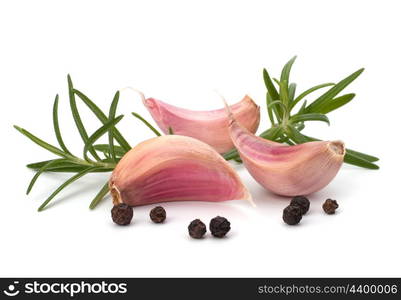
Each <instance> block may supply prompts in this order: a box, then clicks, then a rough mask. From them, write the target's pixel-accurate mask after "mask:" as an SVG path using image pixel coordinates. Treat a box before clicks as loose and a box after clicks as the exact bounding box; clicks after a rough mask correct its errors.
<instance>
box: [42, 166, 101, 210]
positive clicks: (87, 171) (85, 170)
mask: <svg viewBox="0 0 401 300" xmlns="http://www.w3.org/2000/svg"><path fill="white" fill-rule="evenodd" d="M97 168H98V167H89V168H86V169H84V170H82V171H81V172H79V173H77V174H75V175H74V176H72V177H71V178H69V179H68V180H67V181H65V182H64V183H63V184H62V185H60V186H59V187H58V188H57V189H56V190H55V191H54V192H53V193H52V194H51V195H50V196H49V198H47V199H46V200H45V201H44V202H43V203H42V205H41V206H39V208H38V211H42V210H44V209H45V207H46V206H47V205H48V204H49V202H50V201H51V200H53V198H54V197H55V196H56V195H57V194H58V193H59V192H61V191H62V190H63V189H64V188H65V187H66V186H68V185H69V184H71V183H73V182H74V181H76V180H78V179H79V178H81V177H82V176H85V175H86V174H88V173H90V172H92V171H93V170H95V169H97Z"/></svg>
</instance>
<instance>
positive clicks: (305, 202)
mask: <svg viewBox="0 0 401 300" xmlns="http://www.w3.org/2000/svg"><path fill="white" fill-rule="evenodd" d="M290 205H293V206H294V205H295V206H298V207H299V208H300V209H301V212H302V214H303V215H304V214H306V213H307V212H308V210H309V206H310V202H309V199H308V198H306V197H305V196H295V197H294V198H292V200H291V202H290Z"/></svg>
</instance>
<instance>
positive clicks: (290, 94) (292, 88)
mask: <svg viewBox="0 0 401 300" xmlns="http://www.w3.org/2000/svg"><path fill="white" fill-rule="evenodd" d="M296 89H297V84H296V83H291V84H290V86H289V87H288V99H289V100H290V103H292V101H294V97H295V91H296Z"/></svg>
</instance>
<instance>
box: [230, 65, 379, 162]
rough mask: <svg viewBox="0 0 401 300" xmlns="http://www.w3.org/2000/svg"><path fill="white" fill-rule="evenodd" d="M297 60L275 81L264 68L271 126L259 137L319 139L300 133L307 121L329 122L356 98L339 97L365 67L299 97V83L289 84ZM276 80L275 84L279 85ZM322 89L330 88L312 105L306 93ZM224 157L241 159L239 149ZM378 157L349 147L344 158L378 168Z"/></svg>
mask: <svg viewBox="0 0 401 300" xmlns="http://www.w3.org/2000/svg"><path fill="white" fill-rule="evenodd" d="M295 59H296V57H293V58H292V59H291V60H290V61H289V62H287V63H286V64H285V66H284V68H283V70H282V72H281V75H280V80H278V79H275V78H273V80H272V79H271V77H270V75H269V73H268V72H267V70H266V69H264V70H263V80H264V82H265V86H266V89H267V91H266V108H267V114H268V117H269V120H270V123H271V127H270V128H269V129H267V130H265V131H264V132H262V133H261V134H260V136H261V137H262V138H265V139H268V140H272V141H276V142H280V143H287V144H289V145H295V144H302V143H305V142H310V141H316V140H318V139H316V138H312V137H309V136H307V135H305V134H303V133H301V131H302V130H304V128H305V123H306V122H309V121H321V122H325V123H327V124H328V125H330V121H329V118H328V117H327V114H328V113H330V112H332V111H334V110H336V109H338V108H340V107H342V106H344V105H345V104H347V103H349V102H350V101H351V100H352V99H354V97H355V94H344V95H342V96H338V94H339V93H340V92H342V91H343V90H344V89H345V88H346V87H347V86H348V85H349V84H350V83H351V82H353V81H354V80H355V79H356V78H357V77H358V76H359V75H360V74H361V73H362V72H363V70H364V69H359V70H358V71H356V72H354V73H352V74H351V75H349V76H348V77H346V78H345V79H343V80H341V81H340V82H338V83H337V84H334V83H323V84H319V85H316V86H314V87H312V88H309V89H307V90H306V91H304V92H302V93H300V94H299V95H298V96H296V95H295V93H296V84H295V83H290V72H291V68H292V65H293V64H294V61H295ZM274 83H276V86H275V85H274ZM329 87H330V88H329ZM323 88H329V89H328V90H327V91H326V92H324V93H323V94H322V95H321V96H319V97H317V98H316V99H315V100H314V101H312V102H310V104H308V102H307V100H304V99H305V97H306V96H310V95H311V94H312V93H313V92H315V91H317V90H320V89H323ZM301 101H303V102H302V105H301V107H300V108H299V110H298V111H296V112H294V110H295V107H296V106H297V104H298V103H300V102H301ZM224 158H225V159H226V160H235V161H237V162H241V158H240V157H239V154H238V152H237V150H236V149H233V150H231V151H228V152H227V153H225V154H224ZM378 160H379V159H378V158H377V157H375V156H372V155H369V154H365V153H362V152H358V151H355V150H351V149H346V154H345V157H344V161H345V162H346V163H348V164H351V165H355V166H358V167H362V168H368V169H378V168H379V166H378V165H376V164H374V162H376V161H378Z"/></svg>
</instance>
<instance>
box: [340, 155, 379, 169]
mask: <svg viewBox="0 0 401 300" xmlns="http://www.w3.org/2000/svg"><path fill="white" fill-rule="evenodd" d="M344 162H346V163H347V164H350V165H354V166H358V167H362V168H367V169H372V170H377V169H379V166H378V165H376V164H374V163H372V162H370V161H368V160H365V159H363V158H361V157H358V156H355V155H353V154H351V153H349V152H348V151H347V152H346V153H345V156H344Z"/></svg>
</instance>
